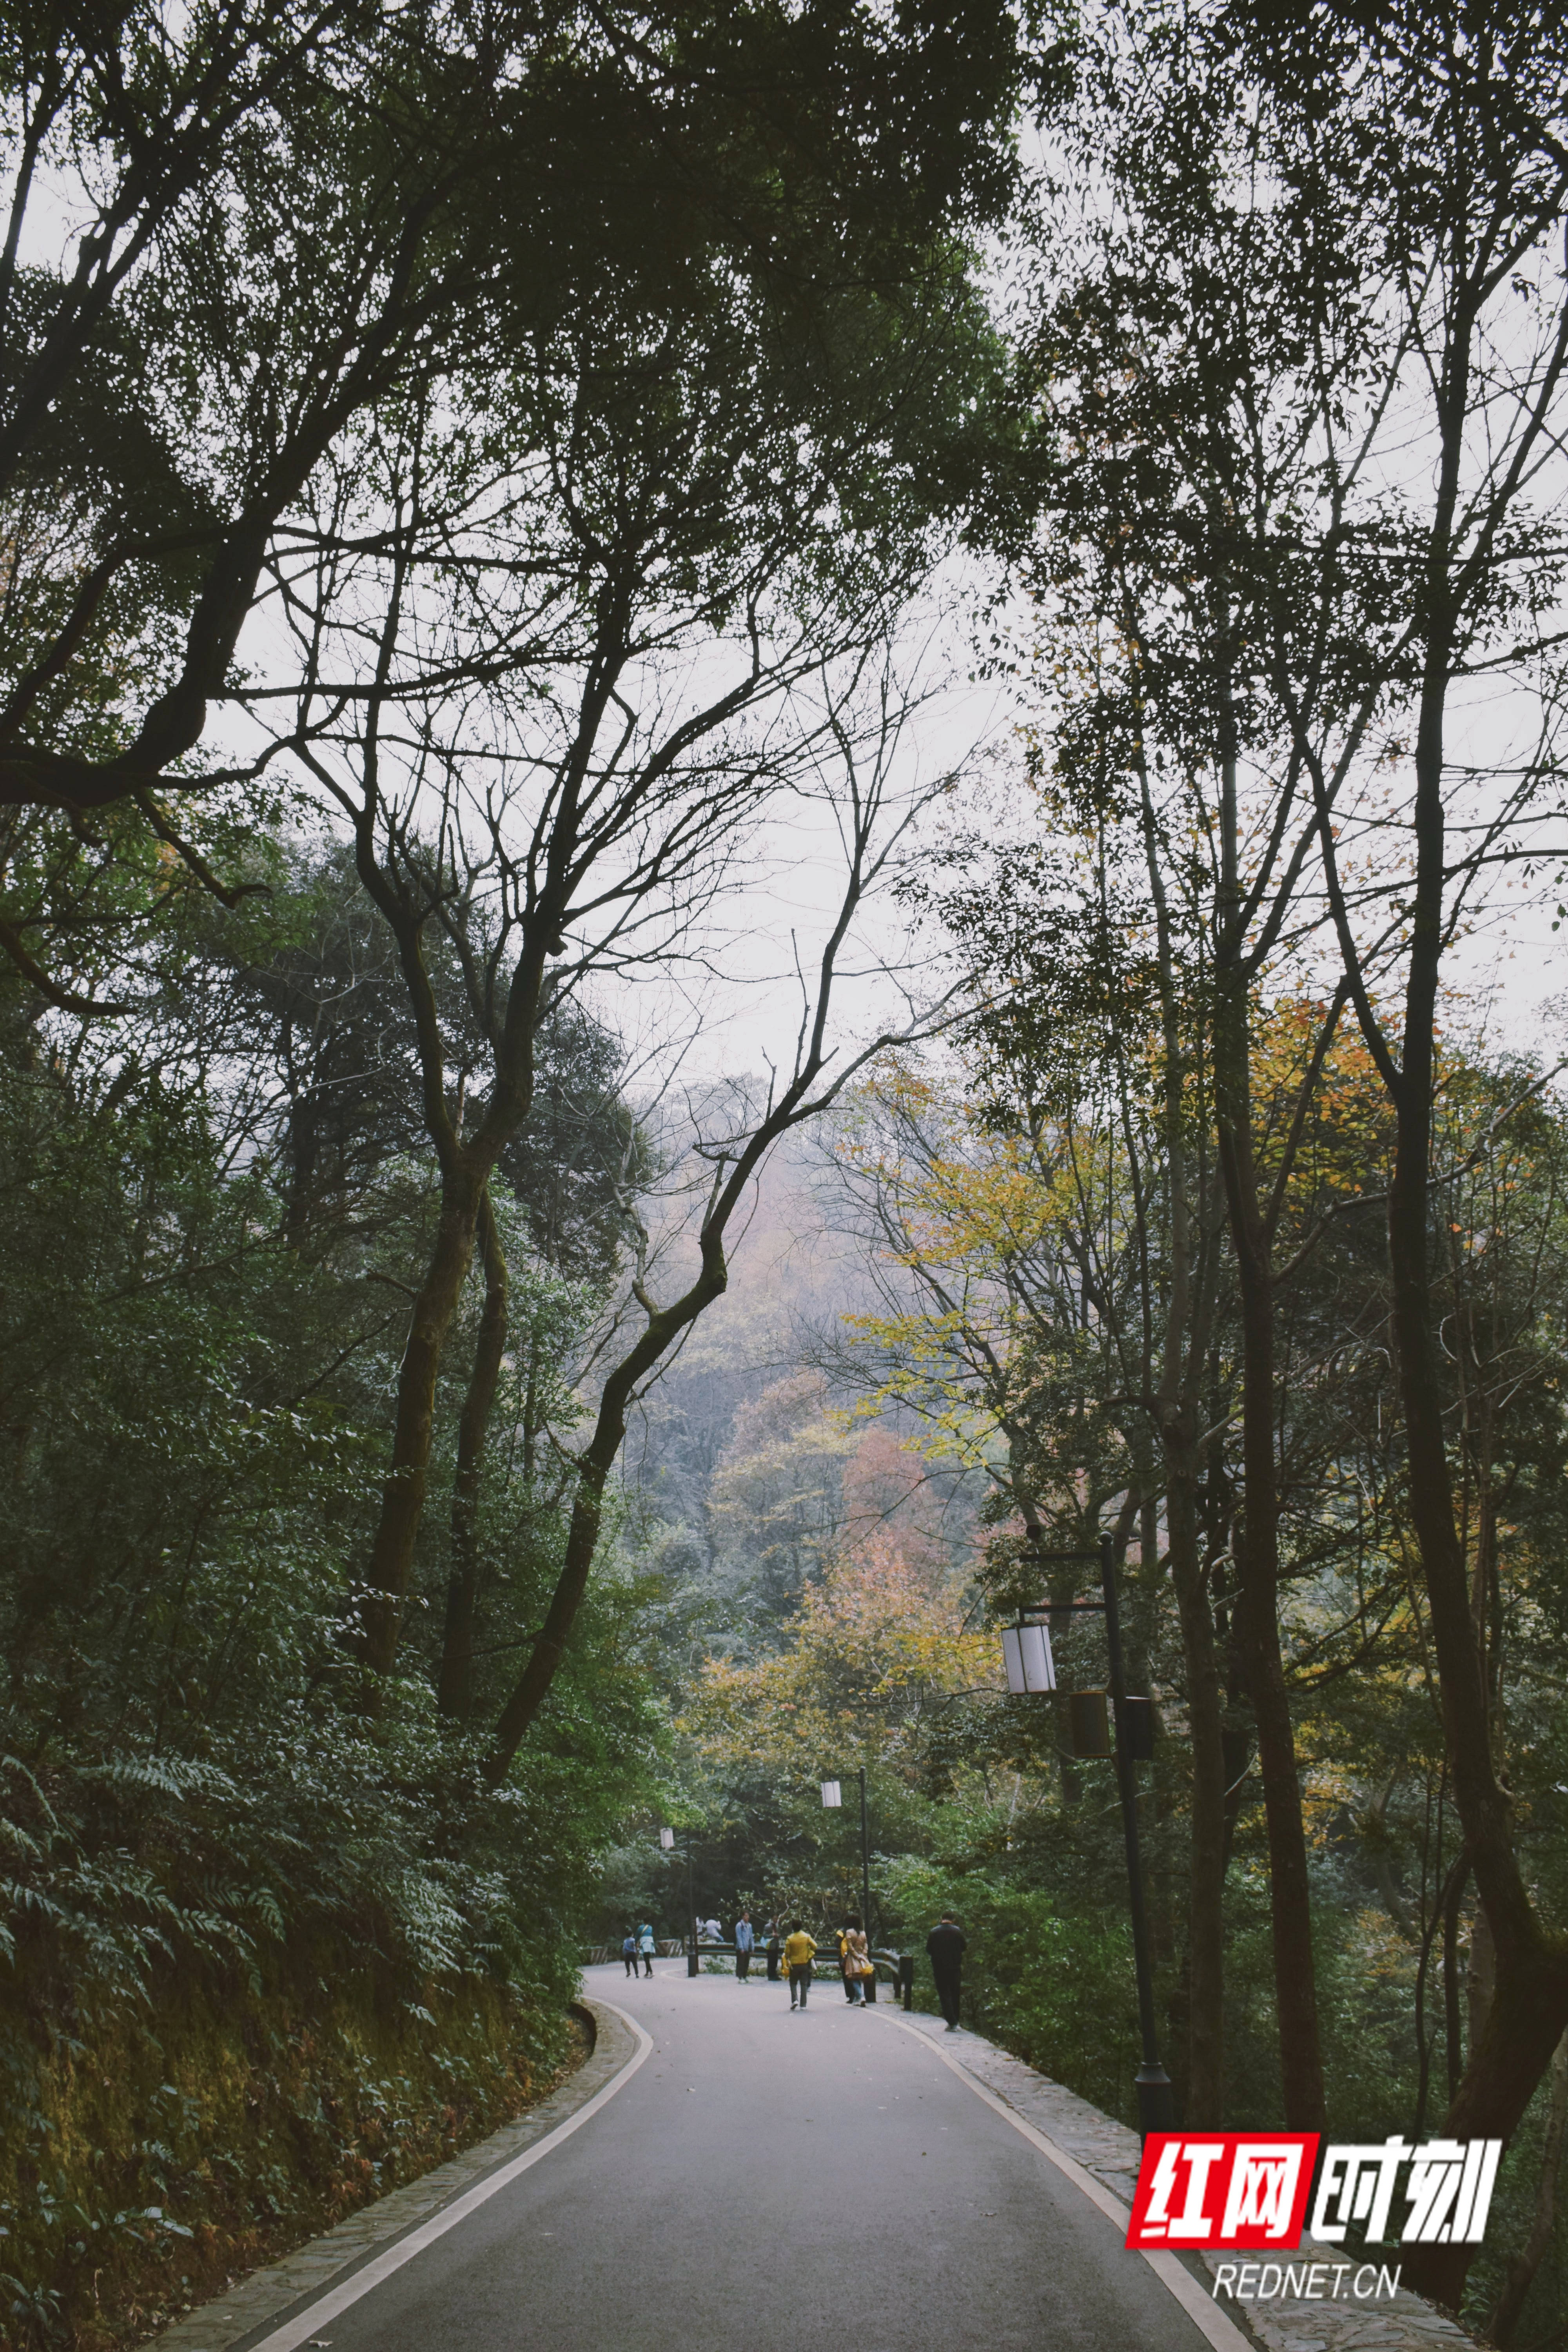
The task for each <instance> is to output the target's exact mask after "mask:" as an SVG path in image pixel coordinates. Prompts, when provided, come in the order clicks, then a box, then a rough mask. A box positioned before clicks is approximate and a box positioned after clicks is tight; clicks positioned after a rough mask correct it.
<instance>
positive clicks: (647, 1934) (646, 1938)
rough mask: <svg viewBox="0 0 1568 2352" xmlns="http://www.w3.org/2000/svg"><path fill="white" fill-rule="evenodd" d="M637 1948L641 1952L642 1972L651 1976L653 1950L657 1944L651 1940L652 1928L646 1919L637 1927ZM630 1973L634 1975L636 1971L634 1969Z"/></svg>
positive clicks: (646, 1975) (656, 1947)
mask: <svg viewBox="0 0 1568 2352" xmlns="http://www.w3.org/2000/svg"><path fill="white" fill-rule="evenodd" d="M637 1949H638V1951H639V1952H640V1953H641V1954H642V1972H643V1974H644V1976H645V1977H651V1976H652V1974H653V1956H654V1953H655V1951H656V1950H657V1949H658V1946H657V1945H656V1944H655V1942H654V1940H653V1929H652V1928H651V1927H649V1926H648V1924H647V1921H646V1920H645V1921H644V1922H643V1924H642V1926H641V1927H639V1928H638V1929H637ZM632 1973H633V1974H634V1975H635V1974H636V1973H637V1971H636V1970H635V1969H634V1970H633V1972H632Z"/></svg>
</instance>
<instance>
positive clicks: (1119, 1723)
mask: <svg viewBox="0 0 1568 2352" xmlns="http://www.w3.org/2000/svg"><path fill="white" fill-rule="evenodd" d="M1029 1544H1030V1548H1031V1549H1032V1550H1033V1553H1034V1557H1035V1559H1037V1560H1038V1561H1040V1562H1042V1563H1044V1562H1046V1561H1047V1560H1060V1561H1068V1560H1072V1561H1078V1560H1091V1559H1098V1560H1099V1562H1100V1591H1101V1592H1102V1594H1103V1595H1104V1598H1103V1599H1102V1600H1100V1601H1058V1602H1054V1603H1053V1602H1051V1601H1040V1602H1039V1603H1038V1604H1037V1607H1036V1608H1034V1609H1031V1610H1020V1611H1019V1612H1018V1622H1017V1624H1016V1625H1010V1626H1008V1627H1007V1628H1006V1629H1005V1631H1004V1633H1003V1635H1002V1654H1003V1658H1004V1661H1005V1664H1006V1668H1007V1688H1008V1690H1009V1691H1010V1692H1012V1693H1013V1694H1014V1695H1015V1696H1021V1695H1023V1694H1026V1693H1030V1692H1036V1691H1053V1690H1055V1688H1056V1686H1057V1673H1056V1662H1055V1660H1054V1659H1053V1657H1052V1655H1051V1637H1050V1633H1049V1632H1048V1630H1047V1627H1046V1626H1044V1625H1042V1624H1038V1623H1026V1622H1025V1620H1026V1618H1038V1617H1039V1616H1040V1615H1041V1614H1043V1613H1044V1612H1047V1611H1049V1612H1051V1613H1052V1614H1053V1615H1054V1614H1055V1613H1056V1612H1057V1610H1058V1609H1060V1610H1062V1611H1063V1612H1071V1613H1073V1614H1075V1615H1077V1614H1082V1613H1088V1612H1093V1613H1095V1614H1103V1616H1104V1618H1105V1645H1106V1648H1107V1650H1108V1651H1109V1653H1110V1699H1111V1705H1112V1706H1113V1707H1114V1709H1115V1713H1116V1785H1117V1789H1118V1791H1119V1792H1120V1795H1121V1834H1122V1839H1123V1841H1124V1843H1125V1844H1126V1848H1127V1897H1128V1908H1129V1910H1130V1911H1131V1916H1132V1968H1133V1973H1134V1975H1135V1976H1136V1978H1137V1979H1138V2026H1139V2032H1140V2034H1141V2036H1142V2044H1143V2063H1142V2065H1141V2066H1140V2067H1139V2069H1138V2074H1137V2078H1136V2085H1137V2092H1138V2124H1139V2128H1140V2130H1141V2131H1142V2133H1143V2135H1144V2136H1145V2137H1147V2136H1148V2134H1149V2133H1150V2132H1160V2131H1174V2129H1175V2127H1176V2110H1175V2101H1174V2098H1173V2094H1172V2090H1171V2078H1170V2076H1169V2075H1168V2074H1166V2072H1165V2070H1164V2068H1163V2066H1162V2064H1161V2063H1160V2050H1159V2044H1158V2042H1157V2041H1156V2039H1155V2034H1154V1980H1153V1978H1152V1974H1151V1972H1150V1968H1149V1926H1148V1921H1147V1919H1146V1917H1145V1916H1144V1910H1143V1869H1142V1862H1141V1860H1140V1858H1139V1853H1138V1781H1137V1778H1136V1775H1135V1773H1134V1771H1133V1769H1132V1759H1133V1752H1134V1743H1135V1739H1136V1745H1137V1746H1138V1747H1139V1748H1142V1746H1143V1745H1144V1741H1143V1739H1142V1738H1138V1737H1137V1735H1135V1734H1134V1732H1133V1728H1132V1709H1131V1705H1130V1702H1129V1699H1128V1695H1127V1680H1126V1676H1125V1675H1124V1673H1123V1671H1122V1664H1121V1617H1120V1615H1119V1613H1118V1611H1117V1603H1116V1539H1115V1538H1114V1537H1113V1536H1110V1535H1101V1537H1100V1545H1099V1549H1098V1551H1042V1550H1041V1549H1039V1537H1038V1536H1037V1534H1035V1533H1034V1532H1033V1531H1031V1533H1030V1536H1029ZM1140 1731H1142V1724H1140Z"/></svg>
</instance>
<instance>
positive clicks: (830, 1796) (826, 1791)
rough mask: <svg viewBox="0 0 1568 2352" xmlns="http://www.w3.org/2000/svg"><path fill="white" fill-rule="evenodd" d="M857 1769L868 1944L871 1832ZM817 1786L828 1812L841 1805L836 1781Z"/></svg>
mask: <svg viewBox="0 0 1568 2352" xmlns="http://www.w3.org/2000/svg"><path fill="white" fill-rule="evenodd" d="M858 1776H859V1781H860V1922H861V1926H862V1927H864V1929H865V1931H866V1938H867V1941H868V1943H869V1941H870V1936H871V1832H870V1824H869V1820H868V1814H867V1810H866V1767H865V1766H864V1764H862V1765H860V1766H859V1767H858ZM819 1785H820V1787H821V1790H822V1801H823V1804H824V1806H825V1807H826V1809H827V1810H828V1811H833V1810H835V1809H836V1808H837V1807H838V1806H841V1805H842V1804H843V1802H844V1791H843V1789H842V1787H841V1786H840V1784H839V1782H838V1781H837V1780H824V1781H822V1782H821V1783H820V1784H819ZM876 1984H877V1979H876V1978H875V1976H873V1977H872V1979H871V1990H870V1991H869V1993H868V1999H869V2000H876V1998H877V1993H876Z"/></svg>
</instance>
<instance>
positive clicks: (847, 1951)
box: [838, 1911, 873, 2009]
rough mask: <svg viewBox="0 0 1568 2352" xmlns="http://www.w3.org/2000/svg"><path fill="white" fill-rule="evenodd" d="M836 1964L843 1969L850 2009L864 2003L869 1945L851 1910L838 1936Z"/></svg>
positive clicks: (869, 1972)
mask: <svg viewBox="0 0 1568 2352" xmlns="http://www.w3.org/2000/svg"><path fill="white" fill-rule="evenodd" d="M838 1965H839V1967H840V1968H841V1969H843V1971H844V1992H845V1998H846V1999H847V2001H848V2003H849V2006H850V2008H851V2009H863V2008H864V2007H865V2005H866V1979H867V1978H868V1976H869V1975H870V1974H871V1971H872V1967H873V1963H872V1959H871V1951H870V1947H869V1945H868V1942H867V1940H866V1930H865V1929H864V1927H861V1925H860V1921H859V1918H858V1915H857V1914H856V1913H855V1912H853V1911H851V1913H850V1914H849V1916H848V1917H847V1919H846V1921H845V1922H844V1926H843V1928H842V1929H841V1931H840V1933H839V1937H838Z"/></svg>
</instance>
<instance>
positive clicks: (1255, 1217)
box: [1216, 974, 1325, 2132]
mask: <svg viewBox="0 0 1568 2352" xmlns="http://www.w3.org/2000/svg"><path fill="white" fill-rule="evenodd" d="M1220 1020H1221V1031H1220V1034H1219V1035H1218V1036H1217V1037H1216V1045H1217V1046H1218V1049H1219V1058H1220V1061H1221V1067H1222V1069H1223V1073H1224V1076H1223V1081H1222V1086H1221V1098H1220V1115H1219V1121H1218V1125H1219V1149H1220V1164H1221V1168H1222V1170H1223V1171H1224V1176H1225V1188H1226V1207H1227V1209H1228V1211H1229V1214H1230V1229H1231V1235H1232V1239H1233V1241H1234V1243H1235V1246H1236V1258H1237V1278H1238V1282H1239V1286H1240V1291H1241V1335H1242V1349H1241V1353H1242V1462H1243V1465H1244V1475H1245V1485H1244V1491H1243V1496H1242V1506H1241V1511H1240V1515H1239V1519H1238V1523H1237V1528H1236V1532H1235V1538H1234V1547H1233V1548H1234V1552H1235V1558H1236V1567H1237V1591H1236V1604H1235V1614H1236V1633H1237V1645H1238V1647H1239V1650H1240V1653H1241V1658H1242V1665H1243V1670H1244V1672H1245V1674H1246V1676H1247V1692H1248V1696H1250V1698H1251V1700H1252V1712H1253V1720H1254V1724H1255V1727H1256V1736H1257V1741H1258V1775H1259V1778H1260V1779H1261V1780H1262V1783H1263V1806H1264V1816H1265V1820H1266V1822H1267V1825H1268V1881H1269V1906H1270V1916H1271V1921H1272V1926H1273V1944H1274V1994H1275V2000H1276V2004H1277V2006H1278V2010H1279V2069H1280V2076H1281V2080H1282V2083H1283V2087H1284V2099H1285V2123H1286V2126H1287V2127H1288V2128H1289V2130H1291V2131H1316V2132H1321V2130H1322V2129H1323V2128H1324V2121H1325V2108H1324V2094H1323V2061H1322V2052H1321V2042H1320V2035H1319V2027H1318V1993H1317V1982H1316V1978H1315V1975H1314V1971H1313V1965H1312V1910H1311V1903H1310V1891H1309V1882H1308V1876H1307V1840H1306V1833H1305V1832H1304V1830H1303V1828H1302V1823H1301V1790H1300V1781H1299V1780H1298V1777H1297V1771H1296V1740H1295V1733H1294V1731H1293V1729H1292V1727H1291V1723H1290V1705H1289V1698H1288V1696H1287V1694H1286V1689H1285V1674H1284V1668H1283V1666H1282V1664H1281V1662H1280V1656H1279V1480H1278V1474H1277V1471H1276V1466H1275V1457H1274V1415H1275V1411H1276V1404H1277V1400H1276V1396H1275V1382H1274V1279H1273V1266H1272V1264H1271V1252H1270V1249H1269V1244H1268V1234H1267V1232H1266V1230H1265V1227H1264V1223H1263V1219H1262V1216H1261V1214H1260V1213H1259V1210H1258V1178H1257V1171H1256V1170H1255V1168H1254V1165H1253V1160H1252V1139H1251V1103H1250V1083H1249V1076H1248V1071H1247V999H1246V994H1245V992H1244V989H1243V986H1242V983H1241V980H1240V975H1239V974H1237V975H1235V976H1234V978H1233V980H1232V982H1231V985H1230V987H1229V988H1228V989H1227V990H1226V992H1225V995H1224V997H1223V998H1222V1005H1221V1015H1220Z"/></svg>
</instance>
